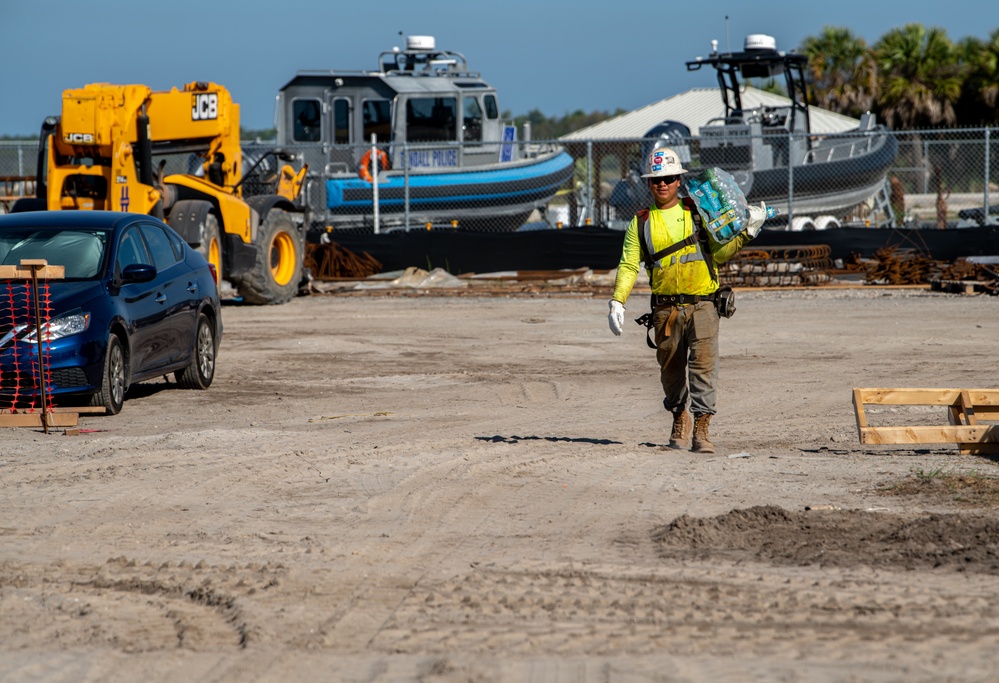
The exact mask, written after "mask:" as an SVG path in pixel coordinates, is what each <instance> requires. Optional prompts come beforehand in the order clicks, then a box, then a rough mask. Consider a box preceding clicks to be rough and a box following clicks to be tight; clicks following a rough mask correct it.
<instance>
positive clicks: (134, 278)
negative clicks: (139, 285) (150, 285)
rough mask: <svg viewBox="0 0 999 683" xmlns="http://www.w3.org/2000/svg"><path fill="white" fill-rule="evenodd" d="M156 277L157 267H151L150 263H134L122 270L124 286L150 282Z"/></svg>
mask: <svg viewBox="0 0 999 683" xmlns="http://www.w3.org/2000/svg"><path fill="white" fill-rule="evenodd" d="M155 277H156V266H151V265H149V264H148V263H132V264H129V265H127V266H125V267H124V268H122V271H121V282H122V284H128V283H130V282H149V281H150V280H152V279H153V278H155Z"/></svg>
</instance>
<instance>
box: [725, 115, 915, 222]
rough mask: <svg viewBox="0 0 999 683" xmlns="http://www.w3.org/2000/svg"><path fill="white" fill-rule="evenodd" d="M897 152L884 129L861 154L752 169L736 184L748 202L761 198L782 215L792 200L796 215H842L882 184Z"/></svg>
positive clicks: (892, 139)
mask: <svg viewBox="0 0 999 683" xmlns="http://www.w3.org/2000/svg"><path fill="white" fill-rule="evenodd" d="M897 155H898V141H897V140H896V139H895V136H894V135H891V134H890V133H887V132H884V133H881V134H880V135H879V136H878V137H877V139H876V141H875V143H874V144H873V145H872V146H871V150H870V151H869V152H866V153H864V154H858V155H855V156H851V157H844V158H842V159H831V160H829V161H816V162H814V163H809V164H803V165H800V166H795V167H794V168H793V169H792V171H791V172H790V173H789V172H788V168H787V167H786V166H785V167H782V168H774V169H768V170H758V171H753V172H752V174H751V175H750V177H748V178H747V179H744V180H743V182H742V183H740V185H744V186H743V191H744V192H745V193H746V199H747V200H748V201H750V202H753V203H755V202H759V201H764V202H766V203H767V205H768V206H773V207H775V208H777V209H779V210H780V211H781V213H782V214H784V215H788V213H789V211H790V209H791V208H792V203H793V209H794V213H795V214H796V215H801V214H812V215H816V214H829V215H832V216H837V217H842V216H844V215H845V214H846V213H847V212H848V211H850V210H851V209H853V208H854V207H856V206H857V205H858V204H861V203H863V202H865V201H867V200H869V199H870V198H871V197H873V196H874V195H875V194H877V193H878V192H879V191H880V190H881V189H882V188H883V187H884V182H885V176H886V174H887V172H888V169H889V168H890V167H891V165H892V163H893V162H894V161H895V157H896V156H897ZM740 175H744V174H740V173H739V172H737V171H733V176H734V177H735V178H736V179H737V180H739V179H740ZM792 177H793V180H794V184H793V192H792V193H790V198H789V192H788V190H789V188H790V187H791V184H790V182H789V180H790V178H792Z"/></svg>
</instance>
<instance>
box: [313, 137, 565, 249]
mask: <svg viewBox="0 0 999 683" xmlns="http://www.w3.org/2000/svg"><path fill="white" fill-rule="evenodd" d="M573 164H574V162H573V159H572V157H571V156H569V155H568V154H566V153H565V152H558V153H556V154H553V155H550V156H548V157H544V158H542V159H537V160H527V161H522V162H509V163H504V164H497V165H495V166H492V167H486V168H475V169H468V168H463V169H455V170H437V171H434V172H413V173H410V174H409V175H408V176H407V175H406V174H405V173H404V172H403V171H387V172H384V173H383V174H382V176H381V177H380V181H379V184H378V213H379V224H380V227H392V226H399V227H405V222H406V217H407V200H408V218H409V225H410V226H419V227H422V226H424V225H425V224H427V223H430V224H433V225H453V224H455V223H454V222H455V221H456V222H457V223H456V225H457V227H460V228H463V229H468V230H475V229H481V230H507V231H511V230H516V229H517V228H518V227H519V226H520V225H522V224H523V222H524V220H525V219H526V218H527V216H528V215H529V214H530V212H531V211H532V210H534V209H535V208H538V207H539V206H543V205H544V204H546V203H547V202H548V201H550V200H551V199H552V198H553V197H554V196H555V194H556V193H557V192H558V190H559V188H560V187H562V186H563V185H564V184H565V183H566V182H567V181H568V180H569V179H570V178H571V177H572V174H573ZM325 189H326V210H327V212H328V218H329V221H328V222H329V223H330V224H331V225H332V226H333V227H334V228H336V229H339V228H344V229H349V228H364V227H369V228H370V227H372V224H373V219H374V187H373V185H372V184H371V183H368V182H366V181H364V180H361V179H359V178H357V176H354V175H350V176H344V177H336V176H333V177H328V178H327V179H326V187H325Z"/></svg>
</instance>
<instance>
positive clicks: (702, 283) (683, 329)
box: [608, 147, 766, 453]
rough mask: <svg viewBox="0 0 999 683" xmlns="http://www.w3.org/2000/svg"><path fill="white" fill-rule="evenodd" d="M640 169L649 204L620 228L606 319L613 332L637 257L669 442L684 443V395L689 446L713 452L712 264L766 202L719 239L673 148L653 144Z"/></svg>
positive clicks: (755, 225)
mask: <svg viewBox="0 0 999 683" xmlns="http://www.w3.org/2000/svg"><path fill="white" fill-rule="evenodd" d="M645 170H646V172H645V174H643V175H642V177H643V178H646V179H647V180H648V183H649V189H650V190H651V192H652V198H653V201H654V204H653V205H652V206H650V207H649V208H648V209H643V210H642V211H639V212H638V214H637V215H636V216H635V217H634V218H633V219H632V221H631V223H630V224H629V225H628V229H627V231H626V232H625V234H624V246H623V248H622V250H621V262H620V263H619V264H618V268H617V278H616V279H615V282H614V295H613V298H612V299H611V300H610V302H609V305H610V313H609V314H608V322H609V324H610V329H611V332H613V333H614V334H615V335H620V334H621V331H622V329H623V327H624V311H625V308H624V304H625V302H626V301H627V300H628V295H629V294H631V290H632V287H634V285H635V280H636V279H637V277H638V268H639V266H640V265H641V264H643V263H644V264H645V267H646V270H647V272H648V274H649V283H650V285H651V287H652V313H651V325H652V327H653V328H654V329H655V348H656V360H657V361H658V362H659V367H660V380H661V382H662V387H663V392H664V394H665V398H664V399H663V405H664V406H665V408H666V410H668V411H669V412H670V413H672V415H673V426H672V430H671V432H670V438H669V447H670V448H687V447H688V439H690V437H691V419H690V414H689V413H688V411H687V404H688V401H689V403H690V412H692V413H693V415H694V419H693V441H692V444H691V450H693V451H694V452H697V453H714V452H715V447H714V444H712V443H711V440H710V438H709V435H708V423H709V422H710V421H711V416H712V415H714V414H715V391H716V386H717V383H718V320H719V316H718V309H717V308H716V298H718V294H717V293H718V291H719V285H718V268H717V265H718V264H720V263H724V262H726V261H728V260H729V259H730V258H732V257H733V256H734V255H735V254H736V253H737V252H738V251H739V250H740V249H742V247H743V246H744V245H745V244H746V243H747V242H749V241H750V240H751V239H753V238H754V237H756V235H758V234H759V232H760V227H761V226H762V225H763V221H764V220H766V206H765V205H764V204H763V203H762V202H761V203H760V204H759V206H750V207H749V213H750V216H749V221H748V224H747V229H746V230H745V231H743V232H742V233H740V234H738V235H737V236H736V237H735V238H733V239H732V240H731V241H729V242H727V243H725V244H719V243H718V242H717V241H715V240H714V238H712V237H711V236H710V235H709V233H708V232H707V230H705V229H704V228H703V227H702V226H701V218H700V216H699V215H698V214H697V209H696V207H695V206H694V204H693V202H692V201H691V200H689V199H681V197H680V195H679V194H678V192H679V190H680V184H681V183H680V181H681V176H682V175H683V174H684V173H686V172H687V169H685V168H683V167H682V166H681V165H680V159H679V157H678V156H677V154H676V152H675V151H673V150H672V149H669V148H665V147H664V148H659V149H655V150H653V152H652V153H651V154H650V155H649V157H648V160H647V164H646V169H645ZM650 253H651V256H650ZM649 344H650V346H651V345H652V344H651V342H650V343H649Z"/></svg>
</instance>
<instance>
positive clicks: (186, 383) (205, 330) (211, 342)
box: [175, 313, 215, 389]
mask: <svg viewBox="0 0 999 683" xmlns="http://www.w3.org/2000/svg"><path fill="white" fill-rule="evenodd" d="M175 377H176V378H177V384H179V385H180V386H181V388H182V389H207V388H208V387H210V386H211V385H212V380H213V379H215V328H214V327H213V326H212V324H211V322H210V321H209V320H208V316H206V315H205V314H204V313H202V314H201V315H199V316H198V331H197V334H196V335H195V337H194V354H193V356H192V358H191V364H190V365H188V366H187V367H186V368H184V369H183V370H180V371H178V372H177V373H176V375H175Z"/></svg>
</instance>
